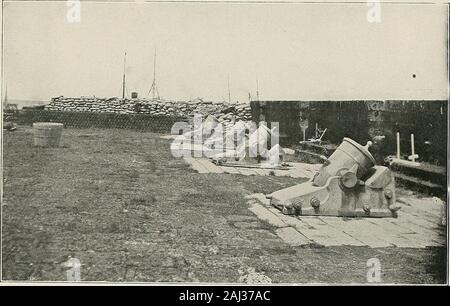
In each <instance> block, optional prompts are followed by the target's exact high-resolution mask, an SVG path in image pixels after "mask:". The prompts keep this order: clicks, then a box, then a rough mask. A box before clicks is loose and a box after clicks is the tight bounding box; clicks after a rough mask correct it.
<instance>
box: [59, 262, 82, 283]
mask: <svg viewBox="0 0 450 306" xmlns="http://www.w3.org/2000/svg"><path fill="white" fill-rule="evenodd" d="M62 266H63V267H65V268H70V269H68V270H67V271H66V279H67V281H68V282H79V281H81V262H80V260H79V259H78V258H69V260H67V261H66V262H64V263H62Z"/></svg>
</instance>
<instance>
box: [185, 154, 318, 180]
mask: <svg viewBox="0 0 450 306" xmlns="http://www.w3.org/2000/svg"><path fill="white" fill-rule="evenodd" d="M184 160H185V161H186V162H187V163H188V164H190V165H191V167H192V169H194V170H195V171H197V172H198V173H229V174H241V175H259V176H266V175H274V176H290V177H293V178H311V177H312V175H313V174H314V172H315V171H316V170H317V169H318V168H319V167H320V164H306V163H293V162H289V165H291V167H289V169H288V170H274V169H265V168H245V167H228V166H217V165H215V164H214V163H212V162H211V160H209V159H207V158H190V157H189V158H184Z"/></svg>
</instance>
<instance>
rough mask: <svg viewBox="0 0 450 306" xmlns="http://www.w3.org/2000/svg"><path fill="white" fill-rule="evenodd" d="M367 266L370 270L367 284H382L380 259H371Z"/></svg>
mask: <svg viewBox="0 0 450 306" xmlns="http://www.w3.org/2000/svg"><path fill="white" fill-rule="evenodd" d="M366 266H367V267H368V268H369V269H368V270H367V275H366V278H367V282H368V283H380V282H381V262H380V260H379V259H378V258H376V257H374V258H370V259H369V260H368V261H367V263H366Z"/></svg>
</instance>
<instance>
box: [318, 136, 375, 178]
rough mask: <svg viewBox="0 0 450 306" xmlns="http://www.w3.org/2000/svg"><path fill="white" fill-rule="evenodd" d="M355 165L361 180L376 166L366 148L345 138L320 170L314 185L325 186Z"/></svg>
mask: <svg viewBox="0 0 450 306" xmlns="http://www.w3.org/2000/svg"><path fill="white" fill-rule="evenodd" d="M355 164H357V165H358V170H357V172H356V176H357V178H358V179H361V178H363V177H364V176H365V175H366V174H368V172H369V170H370V168H372V167H373V166H374V165H375V159H374V158H373V156H372V154H370V152H369V151H368V150H367V149H366V148H365V147H363V146H362V145H360V144H359V143H357V142H356V141H354V140H352V139H350V138H344V139H343V141H342V143H341V144H340V145H339V147H338V148H337V149H336V151H334V153H333V154H332V155H331V156H330V157H329V158H328V161H327V162H325V164H323V165H322V167H321V168H320V169H319V172H318V174H317V175H316V176H315V177H314V180H313V183H314V185H316V186H324V185H325V184H326V182H327V180H328V179H329V178H330V177H332V176H336V175H339V172H340V171H341V170H348V169H351V168H352V167H353V166H354V165H355Z"/></svg>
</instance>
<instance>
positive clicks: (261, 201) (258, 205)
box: [247, 194, 446, 248]
mask: <svg viewBox="0 0 450 306" xmlns="http://www.w3.org/2000/svg"><path fill="white" fill-rule="evenodd" d="M247 200H248V204H249V205H250V207H249V209H250V210H251V211H252V212H253V213H254V214H255V215H256V216H257V217H258V218H259V219H261V220H264V221H266V222H268V223H269V224H271V225H272V226H274V227H275V228H276V229H275V233H276V234H277V235H278V237H280V238H281V239H282V240H283V241H284V242H286V243H287V244H289V245H291V246H306V245H311V244H316V245H322V246H325V247H326V246H340V245H350V246H369V247H371V248H383V247H399V248H426V247H432V246H445V243H446V236H445V227H443V226H441V225H439V221H440V215H439V213H438V211H439V207H438V204H437V203H434V201H433V198H421V199H418V198H413V197H411V198H410V197H403V198H399V205H400V206H402V208H401V210H400V211H399V213H398V218H363V219H357V218H341V217H323V216H308V217H306V216H301V217H296V216H290V215H289V216H288V215H284V214H282V213H281V212H280V211H279V210H278V209H276V208H275V207H273V206H271V205H270V202H269V200H267V199H266V198H265V196H264V195H263V194H253V195H250V196H248V197H247ZM427 208H428V209H427Z"/></svg>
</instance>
